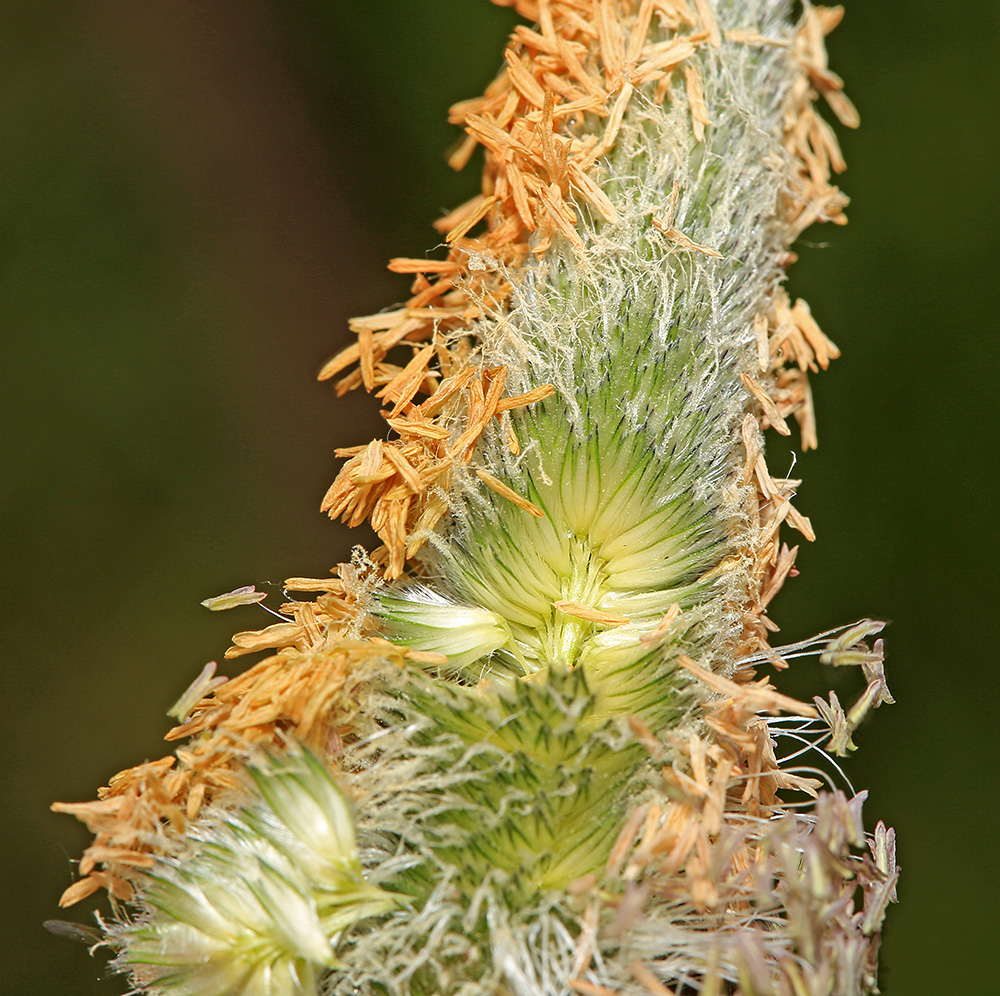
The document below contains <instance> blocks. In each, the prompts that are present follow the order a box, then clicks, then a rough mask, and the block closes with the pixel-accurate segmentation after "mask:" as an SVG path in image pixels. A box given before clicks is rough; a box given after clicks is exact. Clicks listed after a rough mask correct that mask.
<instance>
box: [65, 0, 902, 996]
mask: <svg viewBox="0 0 1000 996" xmlns="http://www.w3.org/2000/svg"><path fill="white" fill-rule="evenodd" d="M497 2H499V3H502V4H506V5H508V6H514V7H515V8H516V9H517V10H518V12H519V13H521V14H523V15H524V16H526V17H530V18H533V19H537V24H536V25H534V26H533V27H528V26H526V25H521V26H519V27H517V28H516V29H515V32H514V34H513V36H512V38H511V41H510V44H509V45H508V47H507V50H506V52H505V56H504V60H503V67H502V70H501V73H500V75H499V76H498V78H497V79H496V81H495V82H494V83H493V84H491V86H490V87H489V88H488V89H487V91H486V93H485V94H484V96H482V97H481V98H476V99H473V100H470V101H464V102H462V103H460V104H457V105H456V106H455V107H454V108H453V109H452V120H453V121H454V122H455V123H456V124H459V125H461V126H462V127H463V128H464V129H465V132H466V139H465V140H464V141H463V142H462V143H461V145H460V146H459V147H458V148H457V149H456V151H455V153H454V154H453V156H452V159H451V161H452V164H453V165H456V166H461V165H464V164H465V163H466V162H467V161H468V160H469V156H470V155H471V152H472V150H473V148H474V147H475V146H476V145H482V146H483V147H484V151H485V163H486V165H485V172H484V176H483V185H482V192H481V193H480V194H479V195H477V196H476V197H475V198H473V199H472V200H470V201H469V202H467V203H466V204H464V205H462V206H461V207H459V208H457V209H456V210H455V211H453V212H451V213H450V214H448V215H447V216H445V217H443V218H441V219H439V220H438V222H437V223H436V227H437V229H438V231H439V232H440V233H441V234H442V235H444V237H445V241H446V243H447V250H446V258H444V259H434V260H427V261H421V260H417V259H408V258H397V259H394V260H393V261H392V262H391V263H390V269H392V270H393V271H394V272H397V273H405V274H409V275H410V277H411V278H412V279H413V287H412V297H411V298H410V299H409V300H408V301H407V302H406V304H405V305H404V306H402V307H400V308H397V309H394V310H392V311H387V312H383V313H380V314H377V315H370V316H367V317H362V318H356V319H353V320H352V322H351V326H352V329H353V330H354V332H356V333H357V342H356V343H354V344H352V345H351V346H349V347H348V348H347V349H346V350H344V352H343V353H342V354H341V355H340V356H339V357H336V358H334V359H333V360H331V361H330V363H328V364H327V365H326V366H325V367H324V369H323V371H322V373H321V377H322V378H324V379H325V378H327V377H336V378H338V380H337V383H336V386H337V390H338V392H343V391H346V390H349V389H351V388H354V387H358V386H364V387H365V389H366V390H368V391H370V392H373V393H374V394H375V395H376V397H378V398H379V399H381V400H382V402H383V405H384V408H385V417H386V420H387V425H388V427H389V429H390V430H391V432H388V433H387V434H386V438H379V439H375V440H373V441H372V442H371V443H369V444H367V445H364V446H358V447H351V448H348V449H346V450H341V451H338V455H340V456H343V457H344V458H345V459H346V462H345V463H344V465H343V467H342V468H341V470H340V473H339V474H338V476H337V479H336V480H335V481H334V483H333V485H332V486H331V487H330V489H329V491H328V492H327V494H326V496H325V497H324V499H323V502H322V509H323V511H326V512H328V513H329V514H330V515H331V516H333V517H335V518H342V519H343V520H344V521H345V522H347V523H349V524H350V525H352V526H353V525H358V524H360V523H362V522H365V521H367V522H368V523H369V524H370V525H371V526H372V528H373V529H374V531H375V532H376V534H377V535H378V536H379V538H380V541H381V544H382V545H381V546H380V547H379V548H378V549H376V550H374V551H373V552H372V553H371V554H370V555H368V554H366V553H364V551H360V552H359V551H355V554H354V556H353V557H352V561H351V563H350V564H342V565H340V567H339V568H338V570H337V571H336V574H335V576H334V577H332V578H329V579H306V578H296V579H293V580H292V581H289V582H287V587H288V588H290V589H291V590H294V591H311V592H315V593H316V597H315V599H314V600H302V601H295V600H293V601H291V602H290V603H289V604H287V605H284V606H282V616H281V622H280V623H279V624H277V625H272V626H269V627H267V628H266V629H263V630H261V631H258V632H246V633H240V634H237V636H236V637H234V647H233V648H231V649H230V651H228V653H227V656H230V657H232V656H237V655H239V654H243V653H248V652H251V651H255V650H268V649H274V650H275V651H276V652H275V653H274V654H273V655H271V656H269V657H267V658H265V659H264V660H263V661H261V662H259V663H258V664H256V665H254V666H253V667H252V668H250V669H249V670H248V671H247V672H245V673H244V674H243V675H241V676H239V677H237V678H234V679H232V680H231V681H229V682H227V683H226V684H224V685H222V686H220V687H218V688H215V689H214V690H212V691H211V693H210V694H205V693H206V692H207V691H208V690H207V689H205V688H202V686H200V685H199V686H198V690H199V696H202V697H199V698H198V700H197V701H193V699H192V700H191V701H188V698H186V699H185V708H184V710H183V715H184V717H185V720H186V721H185V722H184V723H183V725H182V726H181V727H178V728H177V729H176V730H173V731H171V733H170V734H169V736H170V737H171V738H172V739H177V738H180V737H183V736H193V737H196V738H197V739H196V740H194V742H193V743H192V745H191V746H190V747H189V748H187V749H182V750H179V751H178V753H177V757H176V759H174V758H168V759H165V760H163V761H159V762H154V763H153V764H147V765H142V766H140V767H138V768H134V769H130V770H129V771H126V772H123V773H122V774H121V775H119V776H117V777H116V779H114V780H113V781H112V784H111V786H109V788H108V789H107V790H106V791H105V794H104V796H103V797H102V800H101V801H100V802H97V803H89V804H82V805H77V806H62V807H60V808H62V809H64V810H67V811H71V812H75V813H77V814H78V815H79V816H81V818H83V819H85V820H86V821H87V822H88V824H89V825H90V826H91V827H92V829H94V830H95V831H96V833H97V839H96V840H95V843H94V844H93V845H92V847H91V849H90V850H89V852H88V854H87V855H86V857H85V859H84V862H83V865H82V867H83V871H84V874H86V875H89V876H90V879H89V881H84V882H82V883H78V884H77V885H76V886H74V887H73V888H74V890H76V891H71V893H70V894H68V896H67V897H66V901H67V902H68V901H70V900H75V899H76V898H79V895H82V894H84V893H85V892H86V891H87V890H90V891H93V889H95V888H97V887H98V886H99V885H107V886H108V887H109V888H110V889H112V890H113V891H114V894H115V895H116V896H118V897H119V898H120V899H122V900H126V899H131V901H132V902H133V904H134V905H135V907H136V908H137V909H138V913H137V914H136V916H135V917H134V919H132V920H125V921H124V922H122V923H120V924H119V925H118V926H117V927H115V928H113V929H112V934H113V939H114V942H115V943H116V944H118V945H119V946H120V948H121V951H120V954H119V957H118V962H119V964H120V965H122V966H124V967H127V968H129V969H130V970H131V971H132V974H133V978H134V979H135V980H136V982H137V984H138V985H139V986H141V987H144V988H146V989H148V990H149V991H151V992H155V993H164V994H166V993H169V992H173V993H178V994H181V996H202V994H204V996H208V994H209V993H216V994H221V993H229V992H234V993H236V992H241V993H242V992H246V993H255V994H260V996H286V994H287V996H300V994H301V996H306V994H310V993H317V994H322V996H348V994H350V996H376V994H377V996H432V994H433V996H487V994H494V993H504V994H508V996H569V994H570V993H584V994H598V996H604V994H611V993H614V994H622V996H640V994H649V993H667V992H671V993H676V994H683V996H692V994H701V996H709V994H715V996H722V994H724V993H725V994H737V993H743V994H749V993H759V994H772V993H773V994H785V993H809V994H811V996H843V994H845V993H856V994H859V996H860V994H866V993H874V992H876V991H877V988H876V984H877V973H876V954H877V949H878V941H879V931H880V929H881V923H882V918H883V916H884V912H885V908H886V905H887V904H888V903H889V902H891V901H892V900H893V899H894V897H895V883H896V878H897V875H898V871H897V869H896V866H895V860H894V854H895V838H894V835H893V834H892V832H891V831H886V830H885V829H884V828H882V827H881V825H880V828H879V829H878V830H877V831H876V834H875V837H874V840H872V841H870V843H869V848H870V851H871V853H870V854H867V853H865V850H864V844H865V835H864V829H863V824H862V820H861V805H862V802H863V801H864V798H865V794H864V793H861V794H859V795H856V796H854V797H853V798H848V797H847V796H845V795H844V794H843V793H842V792H840V791H838V790H837V789H836V787H835V784H833V785H831V786H830V790H824V781H823V780H821V778H820V777H818V776H822V779H825V780H826V781H827V782H830V781H831V779H830V778H829V777H828V776H827V775H826V774H825V772H824V771H820V770H813V769H808V768H798V767H795V768H793V767H791V766H790V764H791V763H793V760H792V759H793V758H795V757H798V756H801V755H802V754H803V753H805V752H813V753H814V754H815V755H816V756H821V757H824V758H825V759H826V761H827V762H829V761H830V757H829V754H830V753H846V752H847V751H848V750H850V749H853V747H854V745H853V743H852V742H851V735H852V734H853V732H854V730H855V729H856V728H857V727H858V724H859V723H860V722H861V721H862V720H863V718H864V717H865V715H867V714H868V713H869V712H871V711H872V710H873V709H875V708H877V707H878V706H879V705H881V704H882V703H889V702H891V701H892V699H891V696H890V695H889V692H888V688H887V686H886V683H885V675H884V670H883V648H882V643H881V640H877V641H876V642H875V643H874V645H873V646H872V647H869V646H868V645H867V644H866V643H865V642H864V641H865V640H866V639H868V638H870V637H873V636H875V635H876V634H878V633H879V632H880V630H881V628H882V624H880V623H876V622H872V621H871V620H864V621H862V622H861V623H858V624H857V625H855V626H851V627H846V628H844V629H842V630H839V631H831V632H829V633H825V634H822V635H821V636H819V637H816V638H815V639H813V640H808V641H805V642H803V643H801V644H796V645H794V646H791V647H785V648H781V647H777V648H772V647H771V646H770V644H769V637H770V635H771V633H772V632H774V631H775V630H776V629H777V627H776V625H775V624H774V623H773V622H772V621H771V620H770V618H769V615H768V610H769V606H770V604H771V602H772V600H773V598H774V596H775V595H776V593H777V592H778V590H779V589H780V588H781V586H782V584H783V583H784V582H785V581H786V579H788V578H789V577H793V576H794V574H795V569H794V563H795V556H796V552H797V549H798V548H797V547H794V548H789V546H788V545H787V544H785V543H784V542H782V539H781V537H780V535H779V533H780V529H781V527H782V525H787V526H789V527H791V528H793V529H796V530H797V531H798V532H799V533H800V534H801V535H802V536H803V537H805V539H807V540H810V541H811V540H813V539H814V538H815V533H814V531H813V527H812V524H811V522H810V521H809V519H808V518H807V517H806V516H804V515H802V514H801V513H800V512H799V511H798V510H797V509H796V508H795V507H794V506H793V504H792V499H793V498H794V496H795V494H796V493H797V490H798V488H799V486H800V484H801V482H800V481H797V480H788V479H777V478H774V477H772V476H771V474H770V472H769V471H768V468H767V464H766V461H765V458H764V432H765V430H767V429H770V428H773V429H774V430H776V431H777V432H778V433H781V434H783V435H789V434H790V433H791V432H792V431H793V429H792V420H793V419H794V420H795V421H796V422H797V423H798V426H799V430H800V435H801V444H802V446H803V448H806V449H808V448H811V447H813V446H815V445H816V441H817V435H816V423H815V417H814V413H813V410H812V393H811V389H810V386H809V375H810V373H815V372H818V371H819V370H820V369H826V368H827V367H828V365H829V362H830V360H831V359H834V358H835V357H836V356H838V355H839V351H838V349H837V347H836V346H835V345H834V344H833V343H832V342H831V341H830V340H829V339H827V338H826V336H824V335H823V333H822V332H821V331H820V329H819V327H818V325H817V324H816V321H815V319H814V318H813V316H812V314H811V312H810V310H809V308H808V306H807V305H806V304H805V303H804V302H802V301H799V300H795V301H793V300H792V299H791V298H789V296H788V295H787V294H786V293H785V291H784V290H783V286H782V285H783V281H784V278H785V270H786V268H787V266H788V265H789V263H790V262H791V261H793V259H794V253H793V251H792V249H791V247H792V244H793V243H794V242H795V240H796V239H797V238H798V236H799V235H800V234H801V233H802V231H803V230H804V229H805V228H806V227H808V226H809V225H810V224H812V223H813V222H815V221H831V222H833V223H836V224H842V223H843V222H844V220H845V219H844V215H843V208H844V206H845V205H846V203H847V200H846V198H845V197H844V196H843V195H842V194H841V193H840V192H839V191H838V190H837V189H836V187H834V186H833V185H832V183H831V174H832V173H833V172H839V171H840V170H841V169H842V168H843V160H842V158H841V155H840V151H839V149H838V147H837V142H836V138H835V137H834V134H833V132H832V130H831V128H830V127H829V125H827V124H826V123H825V122H823V120H822V119H821V118H820V117H819V115H818V114H817V112H816V111H815V109H814V107H813V98H814V97H816V96H817V95H818V94H822V95H823V96H824V97H825V98H826V100H827V103H828V104H829V106H830V107H831V108H832V109H833V111H834V113H835V114H836V115H837V116H838V117H839V118H840V120H841V122H842V123H844V124H845V125H848V126H853V125H855V124H856V123H857V116H856V112H855V111H854V109H853V106H852V105H851V104H850V102H849V101H848V100H847V99H846V97H845V96H844V95H843V93H842V84H841V82H840V80H839V78H838V77H836V76H835V75H834V74H833V73H831V72H830V71H829V69H828V67H827V62H826V53H825V51H824V48H823V37H824V35H825V34H827V33H828V32H829V31H830V30H832V28H833V27H834V26H835V25H836V23H837V21H838V20H839V19H840V14H841V11H840V9H839V8H830V9H827V8H823V7H814V6H812V5H811V4H809V3H805V4H803V5H802V6H803V8H804V10H803V13H802V17H801V20H800V21H799V23H797V24H795V23H793V22H792V20H791V15H790V11H791V8H792V4H791V2H790V0H695V2H694V3H693V4H692V3H690V2H685V0H497ZM251 595H252V593H250V592H243V591H237V592H235V593H230V595H229V596H224V598H223V600H224V602H225V604H229V603H230V602H232V601H233V599H234V598H235V600H236V602H237V603H238V602H241V601H242V600H243V599H244V598H250V597H251ZM210 601H211V600H210ZM806 653H814V654H818V655H819V656H820V657H821V659H822V660H824V661H826V662H827V663H830V664H832V665H835V666H840V665H846V664H858V665H860V666H861V669H862V675H863V677H864V679H865V681H866V682H867V687H866V688H865V690H864V691H863V692H862V693H861V695H860V697H859V698H858V699H857V701H856V702H855V704H854V705H853V706H851V707H850V708H849V709H847V710H846V711H845V710H844V709H843V708H842V707H841V706H840V703H839V701H838V699H837V697H836V695H834V694H833V693H830V696H829V700H826V699H824V698H822V697H817V698H816V699H814V705H810V704H809V703H806V702H800V701H797V700H796V699H792V698H790V697H788V696H786V695H783V694H781V693H779V692H778V691H777V690H776V689H775V688H774V687H773V686H772V685H771V683H770V682H769V680H768V679H767V678H759V679H755V675H754V671H753V669H754V667H755V666H757V665H760V664H764V663H768V662H770V663H774V664H775V665H776V666H778V667H784V666H787V664H788V662H789V661H790V660H792V659H793V658H795V657H798V656H801V655H803V654H806ZM191 696H192V697H193V696H194V690H192V693H191ZM189 710H190V712H191V714H190V716H188V715H187V713H188V711H189ZM783 713H784V714H786V715H784V716H783V717H782V714H783ZM779 717H781V718H779ZM290 736H292V737H295V738H297V739H299V740H300V741H302V742H306V743H308V744H310V745H312V746H313V747H314V748H315V751H316V753H315V754H308V753H297V752H294V751H293V752H291V753H290V754H289V755H288V756H284V755H283V754H281V753H280V752H281V750H282V748H285V749H287V743H288V738H289V737H290ZM789 741H791V742H793V743H794V745H795V746H794V753H790V754H789V755H788V757H787V759H786V763H785V764H784V765H783V763H782V760H781V759H779V757H778V756H776V755H777V754H778V753H780V751H779V745H781V746H782V747H784V745H785V744H786V743H788V742H789ZM247 744H250V745H259V746H262V747H266V748H268V749H269V750H270V751H271V754H270V757H269V759H267V760H265V761H261V762H258V763H256V764H255V765H251V775H252V777H251V778H250V779H243V781H242V782H241V780H240V779H239V777H238V775H237V773H238V772H239V770H240V769H241V767H242V766H243V764H244V761H243V757H244V754H243V753H242V752H243V750H244V748H245V747H246V745H247ZM824 748H825V750H824ZM276 751H277V753H275V752H276ZM833 768H834V770H835V771H837V772H839V768H837V767H836V764H835V763H833ZM330 771H334V772H336V780H333V778H332V777H331V776H330V774H329V772H330ZM239 784H246V785H252V788H250V787H247V788H246V789H245V792H246V793H247V795H248V797H249V800H250V801H247V797H246V796H241V795H239V794H238V793H235V794H234V791H233V786H234V785H239ZM340 785H342V786H344V788H345V790H346V791H349V792H350V794H351V797H352V799H356V800H357V803H358V805H357V809H356V816H355V817H353V818H352V816H351V814H350V813H349V812H348V809H347V806H346V803H345V801H344V796H343V795H342V794H341V789H340V788H339V787H338V786H340ZM788 792H796V793H801V794H802V795H803V796H804V797H808V798H810V799H812V800H813V802H812V804H811V805H812V808H811V810H804V808H803V806H802V804H801V803H794V802H789V801H786V800H785V798H784V797H783V794H784V793H788ZM206 804H207V809H206V808H205V807H206ZM99 865H102V866H103V867H98V866H99ZM144 867H145V868H149V869H150V873H149V874H148V875H147V874H143V873H142V872H140V871H138V870H137V869H141V868H144Z"/></svg>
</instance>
